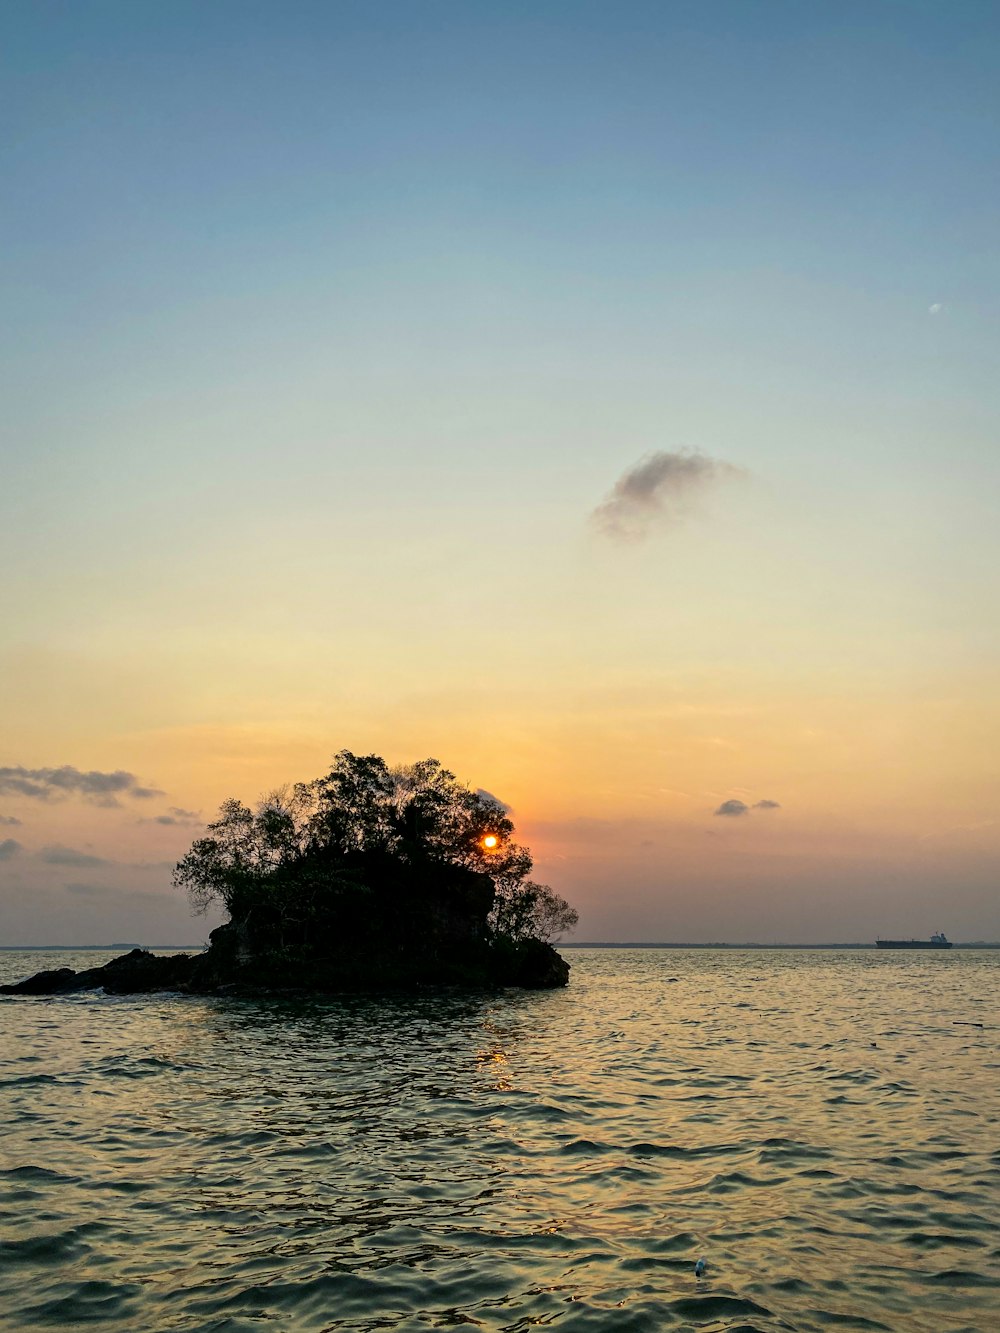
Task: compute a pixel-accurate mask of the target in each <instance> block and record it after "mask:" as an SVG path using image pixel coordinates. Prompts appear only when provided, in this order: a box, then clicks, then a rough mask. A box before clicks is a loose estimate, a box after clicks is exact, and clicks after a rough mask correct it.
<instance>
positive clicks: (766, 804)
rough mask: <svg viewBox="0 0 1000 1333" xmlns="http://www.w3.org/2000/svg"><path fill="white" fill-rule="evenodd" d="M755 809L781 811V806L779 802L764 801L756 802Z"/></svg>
mask: <svg viewBox="0 0 1000 1333" xmlns="http://www.w3.org/2000/svg"><path fill="white" fill-rule="evenodd" d="M753 808H754V809H755V810H780V809H781V805H780V803H779V802H778V801H769V800H767V799H765V800H763V801H754V803H753Z"/></svg>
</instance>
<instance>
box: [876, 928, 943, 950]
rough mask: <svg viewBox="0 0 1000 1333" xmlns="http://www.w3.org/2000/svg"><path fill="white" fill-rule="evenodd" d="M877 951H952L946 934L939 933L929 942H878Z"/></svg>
mask: <svg viewBox="0 0 1000 1333" xmlns="http://www.w3.org/2000/svg"><path fill="white" fill-rule="evenodd" d="M875 948H876V949H950V948H951V940H949V939H945V936H944V932H943V931H940V930H939V931H938V933H937V934H936V935H932V936H931V937H930V939H929V940H876V941H875Z"/></svg>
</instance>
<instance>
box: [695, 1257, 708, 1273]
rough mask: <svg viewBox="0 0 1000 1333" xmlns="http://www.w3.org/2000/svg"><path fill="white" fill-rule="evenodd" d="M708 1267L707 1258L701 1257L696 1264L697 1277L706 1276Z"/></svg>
mask: <svg viewBox="0 0 1000 1333" xmlns="http://www.w3.org/2000/svg"><path fill="white" fill-rule="evenodd" d="M707 1267H708V1265H707V1264H706V1263H705V1260H704V1259H699V1260H698V1262H697V1263H696V1264H695V1266H694V1275H695V1277H704V1276H705V1269H706V1268H707Z"/></svg>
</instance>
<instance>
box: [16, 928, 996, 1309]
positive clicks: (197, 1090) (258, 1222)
mask: <svg viewBox="0 0 1000 1333" xmlns="http://www.w3.org/2000/svg"><path fill="white" fill-rule="evenodd" d="M108 956H109V957H110V956H111V955H110V954H109V955H108ZM565 956H566V957H567V958H568V960H569V962H570V963H571V965H572V977H571V981H570V984H569V986H568V987H567V988H566V989H565V990H558V991H549V992H541V993H533V992H525V991H517V990H506V991H502V992H499V993H495V994H468V993H459V992H444V993H435V994H420V995H407V996H402V995H400V996H389V997H385V996H381V997H380V996H354V997H349V998H325V999H317V1000H308V1001H303V1000H295V1001H290V1000H262V1001H250V1000H236V999H226V998H195V997H182V996H171V995H149V996H136V997H128V996H124V997H119V996H105V995H103V994H100V993H95V994H81V995H71V996H63V997H51V998H38V999H21V998H2V997H0V1108H2V1138H0V1238H2V1244H0V1327H3V1328H4V1329H18V1330H20V1329H34V1328H39V1329H76V1328H77V1327H83V1326H86V1327H90V1328H95V1329H108V1330H111V1329H115V1330H119V1329H120V1330H127V1331H128V1333H155V1331H159V1330H170V1331H171V1333H174V1331H176V1333H180V1331H181V1330H199V1333H201V1331H202V1330H204V1331H205V1333H208V1330H211V1331H212V1333H306V1331H307V1330H308V1333H333V1331H334V1330H338V1331H339V1330H351V1333H369V1331H370V1333H375V1330H408V1331H410V1330H412V1331H414V1333H415V1331H416V1330H420V1331H421V1333H423V1331H424V1330H430V1329H456V1328H459V1327H463V1328H464V1327H468V1328H469V1329H470V1330H474V1329H483V1330H501V1331H502V1333H528V1331H529V1330H533V1329H536V1328H547V1329H556V1330H558V1331H559V1333H584V1331H587V1333H589V1331H590V1330H601V1333H653V1331H654V1330H657V1331H659V1330H666V1329H671V1330H672V1329H676V1330H692V1329H698V1330H713V1331H714V1330H730V1331H731V1333H754V1330H756V1331H757V1333H777V1331H778V1330H801V1331H802V1333H805V1331H806V1330H808V1331H809V1333H831V1331H832V1330H847V1329H868V1330H874V1329H878V1330H896V1331H901V1330H905V1331H906V1333H943V1331H944V1330H948V1331H950V1333H987V1331H988V1330H989V1331H995V1330H998V1329H1000V1047H998V1038H1000V1013H998V995H1000V986H998V983H1000V951H988V950H983V951H975V950H952V951H951V952H942V953H885V952H881V953H880V952H876V951H875V950H844V951H831V950H816V951H809V950H789V949H782V950H740V949H720V950H711V949H691V950H684V949H652V948H646V949H614V948H601V949H567V950H566V951H565ZM102 961H106V960H105V957H104V956H103V955H97V954H94V953H87V954H83V955H73V954H67V953H60V954H55V955H45V954H40V953H37V952H32V953H11V952H7V953H3V954H0V970H2V973H3V974H4V979H5V980H14V979H19V978H21V977H23V976H26V975H28V974H30V973H31V972H34V971H37V970H39V969H41V968H42V967H48V966H71V967H87V966H94V965H96V964H97V963H98V962H102ZM699 1260H703V1261H704V1263H703V1265H699V1262H698V1261H699ZM696 1265H697V1266H698V1271H696Z"/></svg>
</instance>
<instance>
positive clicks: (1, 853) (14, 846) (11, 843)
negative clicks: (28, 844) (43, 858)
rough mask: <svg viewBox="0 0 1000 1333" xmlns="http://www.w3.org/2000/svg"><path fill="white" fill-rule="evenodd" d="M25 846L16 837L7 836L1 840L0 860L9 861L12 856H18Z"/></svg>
mask: <svg viewBox="0 0 1000 1333" xmlns="http://www.w3.org/2000/svg"><path fill="white" fill-rule="evenodd" d="M23 850H24V848H23V847H22V846H21V844H20V843H19V842H18V841H17V840H16V839H15V838H5V839H4V840H3V842H0V861H9V860H10V858H11V857H12V856H17V854H18V852H21V851H23Z"/></svg>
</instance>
